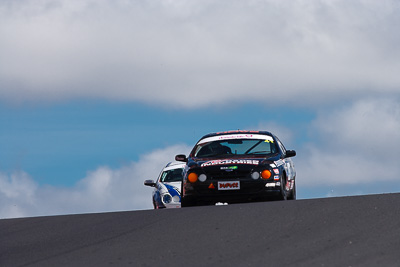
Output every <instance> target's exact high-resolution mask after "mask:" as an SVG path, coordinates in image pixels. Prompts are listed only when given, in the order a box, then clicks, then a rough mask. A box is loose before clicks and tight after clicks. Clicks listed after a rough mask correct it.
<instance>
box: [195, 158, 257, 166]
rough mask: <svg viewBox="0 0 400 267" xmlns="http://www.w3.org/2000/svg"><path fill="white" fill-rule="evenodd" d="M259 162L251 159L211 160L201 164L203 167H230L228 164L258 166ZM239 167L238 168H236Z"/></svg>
mask: <svg viewBox="0 0 400 267" xmlns="http://www.w3.org/2000/svg"><path fill="white" fill-rule="evenodd" d="M259 162H260V161H259V160H251V159H222V160H210V161H207V162H204V163H203V164H201V167H207V166H215V165H228V164H250V165H258V164H259ZM234 167H237V166H234Z"/></svg>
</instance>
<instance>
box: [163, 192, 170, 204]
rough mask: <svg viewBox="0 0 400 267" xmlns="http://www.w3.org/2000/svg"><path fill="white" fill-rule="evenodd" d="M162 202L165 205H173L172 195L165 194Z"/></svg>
mask: <svg viewBox="0 0 400 267" xmlns="http://www.w3.org/2000/svg"><path fill="white" fill-rule="evenodd" d="M162 202H163V203H164V204H168V203H171V202H172V197H171V195H170V194H165V195H163V197H162Z"/></svg>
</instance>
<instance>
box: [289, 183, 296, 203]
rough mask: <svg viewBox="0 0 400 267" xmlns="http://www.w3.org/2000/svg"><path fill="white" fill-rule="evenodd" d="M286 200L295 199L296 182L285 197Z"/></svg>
mask: <svg viewBox="0 0 400 267" xmlns="http://www.w3.org/2000/svg"><path fill="white" fill-rule="evenodd" d="M287 199H288V200H296V182H295V183H294V185H293V189H292V193H291V194H290V196H289V197H288V198H287Z"/></svg>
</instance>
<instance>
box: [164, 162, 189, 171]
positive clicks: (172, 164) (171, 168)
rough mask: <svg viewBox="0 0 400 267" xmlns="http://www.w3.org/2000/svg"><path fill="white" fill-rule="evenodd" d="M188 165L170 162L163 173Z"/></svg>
mask: <svg viewBox="0 0 400 267" xmlns="http://www.w3.org/2000/svg"><path fill="white" fill-rule="evenodd" d="M185 165H186V163H185V162H169V163H168V164H167V165H166V166H165V167H164V169H163V171H168V170H173V169H179V168H184V167H185Z"/></svg>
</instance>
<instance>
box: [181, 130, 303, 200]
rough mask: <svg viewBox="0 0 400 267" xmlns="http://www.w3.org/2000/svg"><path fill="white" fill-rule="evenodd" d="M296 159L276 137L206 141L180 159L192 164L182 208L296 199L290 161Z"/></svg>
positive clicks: (256, 134) (255, 134)
mask: <svg viewBox="0 0 400 267" xmlns="http://www.w3.org/2000/svg"><path fill="white" fill-rule="evenodd" d="M207 146H210V149H209V148H207ZM211 146H213V147H211ZM202 150H205V151H206V152H204V153H202ZM218 151H219V152H218ZM294 155H295V152H294V151H292V150H289V151H287V150H286V149H285V147H284V146H283V144H282V143H281V142H280V140H279V139H278V138H277V137H276V136H275V135H273V134H271V133H270V132H266V131H229V132H222V133H213V134H208V135H205V136H203V137H202V138H201V139H200V140H199V141H198V142H197V144H196V145H195V146H194V148H193V150H192V151H191V153H190V155H189V156H188V157H187V158H186V157H185V156H184V155H177V157H176V159H177V160H181V161H186V162H187V164H186V168H185V174H184V178H183V182H182V190H181V192H182V196H181V203H182V206H183V207H184V206H192V205H198V204H214V203H216V202H229V203H235V202H245V201H259V200H268V199H295V198H296V191H295V190H296V189H295V177H296V172H295V169H294V165H293V162H292V160H291V159H290V157H292V156H294ZM192 173H193V174H192ZM194 177H197V178H196V180H194Z"/></svg>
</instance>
